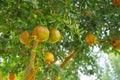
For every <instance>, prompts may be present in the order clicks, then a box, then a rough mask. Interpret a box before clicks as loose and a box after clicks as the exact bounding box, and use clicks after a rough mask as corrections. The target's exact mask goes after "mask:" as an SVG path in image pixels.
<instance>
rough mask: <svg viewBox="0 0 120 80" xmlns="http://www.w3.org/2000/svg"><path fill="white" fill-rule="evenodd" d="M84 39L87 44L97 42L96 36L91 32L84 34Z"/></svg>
mask: <svg viewBox="0 0 120 80" xmlns="http://www.w3.org/2000/svg"><path fill="white" fill-rule="evenodd" d="M85 40H86V42H87V43H88V44H89V45H93V44H96V43H97V38H96V36H95V35H94V34H91V33H89V34H87V35H86V37H85Z"/></svg>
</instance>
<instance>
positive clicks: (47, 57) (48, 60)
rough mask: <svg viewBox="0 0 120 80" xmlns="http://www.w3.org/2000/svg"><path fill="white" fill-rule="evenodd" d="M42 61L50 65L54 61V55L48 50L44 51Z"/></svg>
mask: <svg viewBox="0 0 120 80" xmlns="http://www.w3.org/2000/svg"><path fill="white" fill-rule="evenodd" d="M44 56H45V57H44V62H45V63H46V64H47V65H50V63H51V62H53V61H54V55H53V54H52V53H50V52H45V53H44Z"/></svg>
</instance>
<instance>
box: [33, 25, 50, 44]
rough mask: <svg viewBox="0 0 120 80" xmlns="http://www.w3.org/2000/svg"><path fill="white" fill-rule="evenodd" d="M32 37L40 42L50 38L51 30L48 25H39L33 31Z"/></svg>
mask: <svg viewBox="0 0 120 80" xmlns="http://www.w3.org/2000/svg"><path fill="white" fill-rule="evenodd" d="M32 37H35V40H37V41H38V42H44V41H47V40H48V38H49V30H48V28H47V27H42V26H37V27H35V28H34V29H33V31H32Z"/></svg>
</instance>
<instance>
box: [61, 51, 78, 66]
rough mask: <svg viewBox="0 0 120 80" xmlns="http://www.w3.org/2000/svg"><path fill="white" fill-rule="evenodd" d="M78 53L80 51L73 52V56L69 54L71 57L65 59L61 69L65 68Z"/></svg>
mask: <svg viewBox="0 0 120 80" xmlns="http://www.w3.org/2000/svg"><path fill="white" fill-rule="evenodd" d="M77 52H78V51H73V52H72V53H71V54H69V55H68V56H67V57H66V58H65V60H64V61H63V63H62V64H61V66H60V67H61V68H64V67H65V65H66V64H67V63H68V61H69V60H70V59H71V58H72V57H73V56H74V55H76V54H77Z"/></svg>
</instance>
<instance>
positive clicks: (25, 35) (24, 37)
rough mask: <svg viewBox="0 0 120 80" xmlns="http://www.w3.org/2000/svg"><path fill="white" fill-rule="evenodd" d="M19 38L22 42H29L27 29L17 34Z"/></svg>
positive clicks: (26, 43)
mask: <svg viewBox="0 0 120 80" xmlns="http://www.w3.org/2000/svg"><path fill="white" fill-rule="evenodd" d="M19 40H20V42H21V43H22V44H25V45H28V44H30V34H29V32H28V31H24V32H22V33H21V34H20V35H19Z"/></svg>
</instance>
